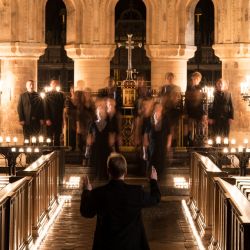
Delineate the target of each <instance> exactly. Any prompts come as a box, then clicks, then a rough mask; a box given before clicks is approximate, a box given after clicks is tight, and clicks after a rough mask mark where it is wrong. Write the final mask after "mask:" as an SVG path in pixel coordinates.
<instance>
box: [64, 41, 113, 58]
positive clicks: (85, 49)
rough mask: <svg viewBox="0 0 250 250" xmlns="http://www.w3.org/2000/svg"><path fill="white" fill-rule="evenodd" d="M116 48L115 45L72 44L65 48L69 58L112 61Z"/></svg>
mask: <svg viewBox="0 0 250 250" xmlns="http://www.w3.org/2000/svg"><path fill="white" fill-rule="evenodd" d="M115 48H116V45H114V44H110V45H108V44H95V45H93V44H72V45H66V46H65V50H66V51H67V55H68V57H70V58H73V59H111V58H112V57H113V54H114V51H115Z"/></svg>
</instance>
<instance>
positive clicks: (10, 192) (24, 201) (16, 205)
mask: <svg viewBox="0 0 250 250" xmlns="http://www.w3.org/2000/svg"><path fill="white" fill-rule="evenodd" d="M58 155H59V152H58V151H55V152H52V153H50V154H47V155H43V156H41V157H40V158H39V159H38V160H37V161H35V162H34V163H32V164H31V165H30V166H29V167H27V168H26V169H25V170H23V171H18V172H17V174H18V176H16V177H4V178H2V179H3V182H2V183H3V185H5V187H3V185H2V187H1V190H0V232H1V233H0V250H17V249H29V248H30V246H32V245H33V243H34V241H35V240H36V238H37V236H39V235H40V233H41V231H42V229H43V228H44V226H45V225H46V223H47V222H48V220H49V218H50V217H51V215H52V214H53V213H54V211H55V209H56V208H57V205H58V184H59V177H58V172H59V170H58V167H59V157H58ZM6 178H9V181H8V183H9V184H7V183H6ZM12 182H13V183H12ZM0 183H1V177H0Z"/></svg>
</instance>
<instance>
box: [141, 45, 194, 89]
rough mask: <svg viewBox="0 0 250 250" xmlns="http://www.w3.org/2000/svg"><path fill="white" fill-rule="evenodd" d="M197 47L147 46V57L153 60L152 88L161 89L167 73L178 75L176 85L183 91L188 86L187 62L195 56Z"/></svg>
mask: <svg viewBox="0 0 250 250" xmlns="http://www.w3.org/2000/svg"><path fill="white" fill-rule="evenodd" d="M195 50H196V47H195V46H185V45H147V46H146V51H147V55H148V57H149V58H150V60H151V86H152V88H153V89H159V88H160V87H161V86H162V85H163V84H164V80H165V74H166V73H167V72H173V73H174V74H175V75H176V84H177V85H179V86H180V87H181V90H182V91H185V90H186V85H187V60H188V59H189V58H191V57H193V56H194V52H195Z"/></svg>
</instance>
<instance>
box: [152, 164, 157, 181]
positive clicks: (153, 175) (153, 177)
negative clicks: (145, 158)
mask: <svg viewBox="0 0 250 250" xmlns="http://www.w3.org/2000/svg"><path fill="white" fill-rule="evenodd" d="M150 179H152V180H156V181H157V179H158V178H157V172H156V169H155V168H154V167H153V166H152V170H151V174H150Z"/></svg>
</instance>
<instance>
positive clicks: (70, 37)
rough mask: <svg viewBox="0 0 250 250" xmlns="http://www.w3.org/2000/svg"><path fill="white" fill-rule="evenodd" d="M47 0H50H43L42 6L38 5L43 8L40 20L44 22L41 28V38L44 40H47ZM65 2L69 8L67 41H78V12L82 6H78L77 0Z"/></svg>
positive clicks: (66, 0) (65, 0)
mask: <svg viewBox="0 0 250 250" xmlns="http://www.w3.org/2000/svg"><path fill="white" fill-rule="evenodd" d="M47 2H48V0H42V1H41V2H40V6H38V8H40V9H41V15H40V17H39V20H40V23H41V24H42V27H41V29H40V30H41V32H42V34H41V35H40V38H41V40H42V41H43V42H44V41H45V32H44V31H45V14H46V13H45V10H46V4H47ZM63 2H64V4H65V6H66V10H67V43H75V42H77V14H78V13H77V12H78V11H80V8H77V6H76V4H75V0H63ZM77 10H78V11H77ZM41 20H42V21H41Z"/></svg>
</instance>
